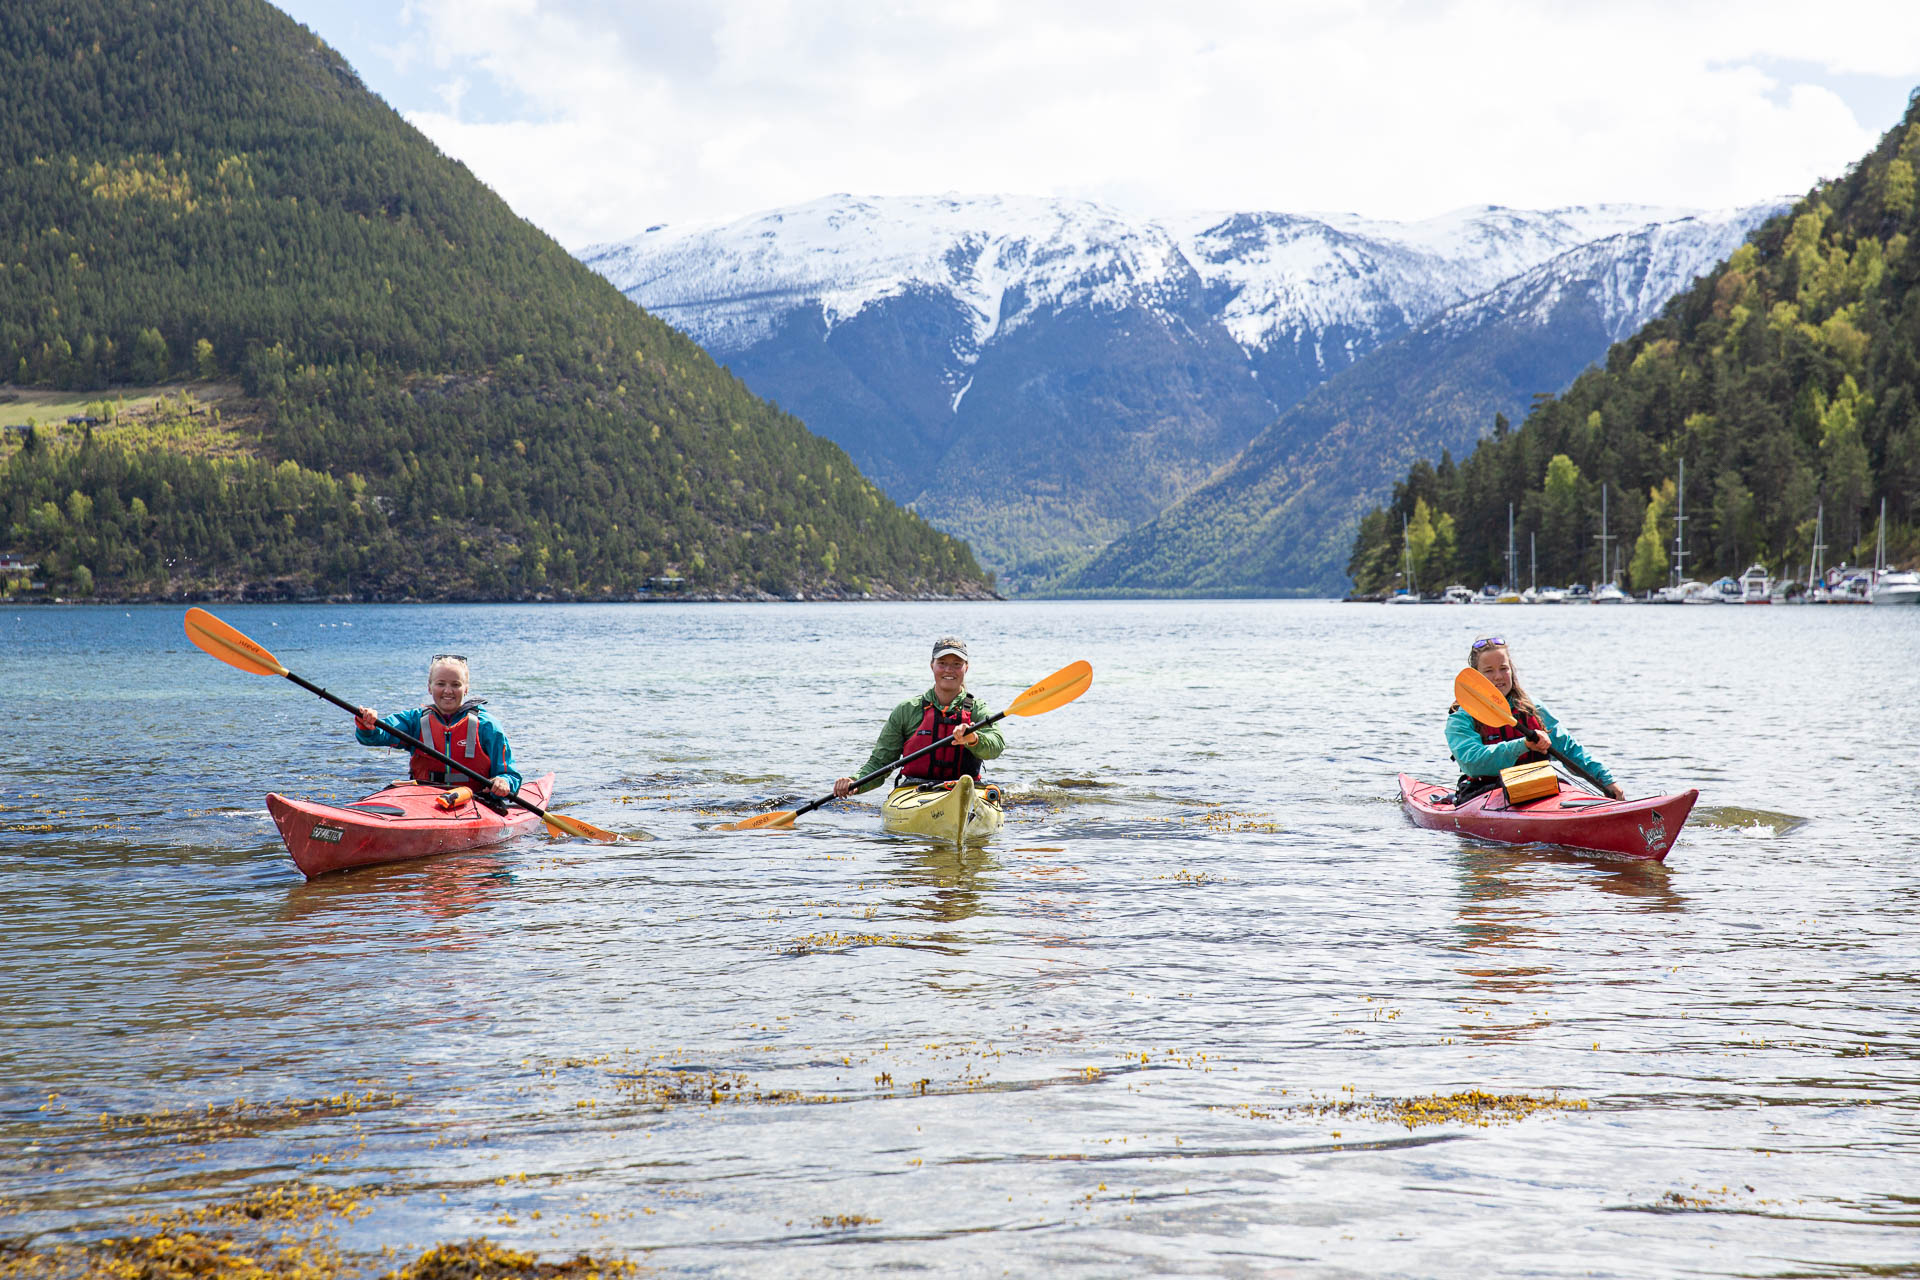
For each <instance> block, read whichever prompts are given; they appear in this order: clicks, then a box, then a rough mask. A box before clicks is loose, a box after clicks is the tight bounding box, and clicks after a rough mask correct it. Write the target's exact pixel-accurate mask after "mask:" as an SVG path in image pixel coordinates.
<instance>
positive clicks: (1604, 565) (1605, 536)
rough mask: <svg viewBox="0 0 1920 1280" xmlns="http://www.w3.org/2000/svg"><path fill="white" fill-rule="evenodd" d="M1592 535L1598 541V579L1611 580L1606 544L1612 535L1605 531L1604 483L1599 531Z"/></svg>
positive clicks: (1605, 491) (1603, 486) (1605, 499)
mask: <svg viewBox="0 0 1920 1280" xmlns="http://www.w3.org/2000/svg"><path fill="white" fill-rule="evenodd" d="M1593 536H1594V537H1595V538H1596V539H1597V540H1598V541H1599V543H1600V581H1602V582H1612V581H1613V578H1612V576H1611V575H1610V574H1609V573H1608V572H1607V570H1608V569H1609V568H1610V567H1611V566H1612V563H1613V562H1612V560H1611V559H1610V558H1609V557H1608V555H1607V544H1608V543H1609V542H1612V541H1613V535H1612V534H1610V533H1608V532H1607V486H1606V485H1605V484H1604V483H1602V484H1601V486H1600V532H1599V533H1596V534H1594V535H1593Z"/></svg>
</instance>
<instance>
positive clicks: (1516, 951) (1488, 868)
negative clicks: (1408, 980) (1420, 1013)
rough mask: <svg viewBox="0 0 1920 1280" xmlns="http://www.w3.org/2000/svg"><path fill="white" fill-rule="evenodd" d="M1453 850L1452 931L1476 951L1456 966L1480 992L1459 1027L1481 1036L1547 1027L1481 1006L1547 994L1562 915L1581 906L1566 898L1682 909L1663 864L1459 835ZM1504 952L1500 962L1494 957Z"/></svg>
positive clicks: (1509, 1035) (1634, 907)
mask: <svg viewBox="0 0 1920 1280" xmlns="http://www.w3.org/2000/svg"><path fill="white" fill-rule="evenodd" d="M1461 843H1462V848H1461V850H1460V852H1459V853H1458V855H1457V856H1456V864H1457V866H1458V867H1459V871H1460V906H1459V908H1458V910H1457V912H1456V916H1455V929H1456V932H1457V933H1458V935H1459V937H1460V939H1461V947H1462V949H1463V950H1465V951H1466V952H1467V953H1469V954H1470V955H1472V956H1473V957H1474V959H1473V961H1472V962H1471V963H1467V964H1462V965H1460V966H1458V968H1457V970H1456V971H1457V972H1458V973H1459V974H1460V975H1461V976H1462V977H1463V978H1466V979H1467V980H1468V981H1470V982H1471V983H1472V984H1473V986H1474V988H1475V989H1476V990H1477V991H1478V992H1479V993H1481V994H1480V998H1479V999H1478V1000H1477V1001H1476V1005H1475V1006H1473V1007H1470V1008H1469V1013H1470V1016H1469V1017H1468V1018H1467V1020H1466V1021H1464V1022H1463V1023H1462V1024H1461V1026H1460V1029H1461V1031H1462V1033H1463V1034H1465V1035H1466V1036H1468V1037H1470V1038H1472V1039H1475V1040H1480V1041H1488V1040H1511V1039H1516V1038H1518V1037H1520V1036H1524V1035H1527V1034H1529V1033H1532V1032H1536V1031H1540V1030H1542V1029H1544V1028H1545V1027H1546V1026H1547V1025H1548V1024H1547V1023H1546V1022H1544V1021H1541V1020H1539V1019H1537V1018H1532V1017H1527V1016H1520V1017H1518V1018H1517V1019H1516V1017H1515V1016H1514V1014H1513V1013H1512V1012H1510V1011H1507V1012H1503V1013H1502V1014H1501V1015H1500V1017H1499V1018H1498V1019H1496V1018H1495V1016H1494V1015H1493V1014H1492V1013H1491V1012H1490V1011H1488V1010H1487V1009H1484V1008H1480V1007H1478V1005H1481V1004H1486V1005H1493V1006H1514V1007H1517V1006H1522V1005H1525V1004H1527V1003H1528V1002H1529V1001H1530V1000H1533V1001H1536V1002H1537V997H1539V996H1540V995H1542V994H1543V993H1547V992H1551V991H1552V990H1553V989H1554V987H1555V985H1556V975H1557V974H1558V973H1559V969H1558V967H1557V966H1556V964H1555V959H1556V952H1557V951H1558V950H1559V948H1560V946H1561V939H1560V937H1559V933H1560V926H1561V921H1563V920H1564V919H1565V918H1566V916H1567V915H1568V914H1569V912H1570V911H1575V910H1578V907H1577V906H1575V905H1574V904H1571V903H1569V902H1567V901H1566V899H1567V898H1569V897H1571V896H1575V895H1580V894H1589V893H1600V894H1605V895H1610V896H1612V897H1615V898H1622V899H1627V900H1628V902H1629V904H1630V909H1631V910H1635V911H1655V912H1679V911H1682V910H1684V909H1685V906H1686V899H1685V898H1683V897H1682V896H1681V895H1680V894H1679V893H1677V892H1676V891H1675V890H1674V889H1673V887H1672V886H1671V884H1670V883H1669V876H1668V873H1667V869H1666V867H1665V866H1664V865H1662V864H1661V863H1658V862H1647V861H1629V860H1627V859H1622V858H1608V857H1605V856H1603V855H1593V854H1582V853H1576V852H1573V851H1571V850H1562V849H1552V848H1546V847H1519V848H1516V847H1514V846H1511V845H1495V844H1488V843H1483V842H1480V841H1473V840H1465V841H1462V842H1461ZM1499 957H1504V959H1503V960H1501V962H1496V958H1499Z"/></svg>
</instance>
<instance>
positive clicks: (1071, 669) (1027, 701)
mask: <svg viewBox="0 0 1920 1280" xmlns="http://www.w3.org/2000/svg"><path fill="white" fill-rule="evenodd" d="M1092 686H1093V664H1092V663H1091V662H1088V661H1087V660H1086V659H1084V658H1082V659H1081V660H1080V661H1078V662H1072V663H1068V664H1067V665H1066V666H1064V667H1062V668H1060V669H1059V670H1058V671H1056V672H1054V673H1053V674H1052V675H1050V676H1048V677H1047V678H1046V679H1044V680H1038V681H1035V682H1034V683H1033V684H1030V685H1028V686H1027V688H1026V690H1025V691H1024V692H1023V693H1021V695H1020V696H1019V697H1017V698H1015V699H1014V700H1013V705H1012V706H1010V707H1008V708H1007V714H1008V715H1010V716H1037V715H1040V714H1042V713H1043V712H1047V711H1052V710H1053V709H1054V708H1056V707H1064V706H1066V705H1067V704H1068V703H1069V702H1072V701H1073V700H1074V699H1075V698H1077V697H1079V696H1080V695H1081V694H1083V693H1085V692H1086V691H1087V690H1088V689H1090V688H1091V687H1092Z"/></svg>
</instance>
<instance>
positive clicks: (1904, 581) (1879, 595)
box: [1871, 569, 1920, 604]
mask: <svg viewBox="0 0 1920 1280" xmlns="http://www.w3.org/2000/svg"><path fill="white" fill-rule="evenodd" d="M1871 598H1872V600H1873V602H1874V603H1875V604H1920V573H1915V572H1914V571H1913V570H1911V569H1889V570H1887V572H1885V573H1883V574H1881V575H1880V577H1879V580H1878V581H1876V582H1875V583H1874V584H1873V595H1872V597H1871Z"/></svg>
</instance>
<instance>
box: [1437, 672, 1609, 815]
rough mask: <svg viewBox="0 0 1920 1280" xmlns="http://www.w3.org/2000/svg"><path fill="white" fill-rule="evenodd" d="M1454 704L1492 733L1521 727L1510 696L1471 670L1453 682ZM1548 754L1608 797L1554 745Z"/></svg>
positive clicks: (1592, 778)
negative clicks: (1505, 727)
mask: <svg viewBox="0 0 1920 1280" xmlns="http://www.w3.org/2000/svg"><path fill="white" fill-rule="evenodd" d="M1453 700H1454V701H1455V702H1457V703H1459V704H1460V708H1461V710H1463V711H1465V712H1466V713H1467V714H1468V715H1470V716H1472V717H1473V719H1474V722H1475V723H1476V724H1484V725H1486V726H1487V727H1488V728H1489V729H1498V728H1502V727H1504V726H1506V725H1510V724H1518V723H1519V721H1517V720H1515V719H1514V718H1513V708H1512V707H1510V706H1508V705H1507V695H1505V694H1504V693H1501V692H1500V690H1498V689H1496V688H1494V685H1493V681H1491V680H1489V679H1487V678H1486V677H1485V676H1483V675H1481V674H1480V673H1479V672H1478V671H1475V670H1474V669H1473V668H1472V667H1462V668H1460V674H1459V675H1457V676H1455V677H1454V678H1453ZM1547 754H1549V755H1551V756H1552V757H1553V758H1554V759H1555V760H1558V761H1559V762H1560V763H1561V764H1563V765H1565V766H1566V767H1567V768H1568V769H1570V770H1572V771H1573V772H1574V773H1577V774H1579V775H1580V776H1581V777H1582V778H1584V779H1585V780H1586V781H1587V782H1588V783H1589V784H1590V785H1591V786H1592V787H1593V788H1594V790H1596V791H1598V792H1599V793H1600V794H1601V795H1606V794H1607V788H1606V787H1605V786H1603V785H1602V784H1601V782H1600V779H1598V778H1596V777H1594V776H1593V775H1592V774H1590V773H1588V772H1587V771H1586V770H1585V769H1582V768H1581V767H1580V766H1579V765H1577V764H1575V763H1574V762H1573V761H1571V760H1569V759H1567V758H1566V756H1564V755H1562V754H1561V753H1560V749H1559V748H1558V747H1556V746H1554V745H1553V744H1552V743H1551V742H1549V743H1548V744H1547Z"/></svg>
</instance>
